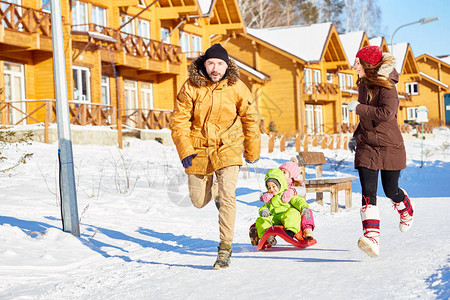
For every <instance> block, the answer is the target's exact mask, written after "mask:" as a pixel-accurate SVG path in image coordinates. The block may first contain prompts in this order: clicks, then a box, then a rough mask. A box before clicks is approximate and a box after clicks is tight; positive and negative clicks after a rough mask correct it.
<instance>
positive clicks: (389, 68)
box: [377, 52, 398, 83]
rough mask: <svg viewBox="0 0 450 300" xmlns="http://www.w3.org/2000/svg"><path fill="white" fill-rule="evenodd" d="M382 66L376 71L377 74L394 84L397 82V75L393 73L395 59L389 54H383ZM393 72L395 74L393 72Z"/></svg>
mask: <svg viewBox="0 0 450 300" xmlns="http://www.w3.org/2000/svg"><path fill="white" fill-rule="evenodd" d="M382 61H384V62H383V64H382V65H381V66H380V68H379V69H378V72H377V73H378V74H379V75H381V76H384V77H386V78H390V79H391V80H392V81H394V82H395V83H397V82H398V73H397V72H396V71H395V58H394V56H393V55H392V54H390V53H389V52H383V57H382ZM394 71H395V72H394Z"/></svg>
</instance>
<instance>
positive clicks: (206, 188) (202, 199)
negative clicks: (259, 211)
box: [188, 166, 239, 245]
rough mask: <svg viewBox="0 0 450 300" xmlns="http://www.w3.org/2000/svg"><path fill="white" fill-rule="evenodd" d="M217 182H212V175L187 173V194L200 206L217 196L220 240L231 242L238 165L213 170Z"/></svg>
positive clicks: (234, 215)
mask: <svg viewBox="0 0 450 300" xmlns="http://www.w3.org/2000/svg"><path fill="white" fill-rule="evenodd" d="M215 174H216V177H217V182H216V183H214V182H213V180H214V179H213V175H193V174H189V175H188V186H189V195H190V197H191V201H192V204H194V206H195V207H197V208H202V207H204V206H205V205H206V204H208V203H209V202H210V201H211V199H214V198H216V197H217V196H218V197H219V201H220V209H219V231H220V242H221V243H226V244H230V245H231V243H232V242H233V235H234V222H235V219H236V183H237V179H238V174H239V166H230V167H225V168H223V169H220V170H217V171H216V172H215Z"/></svg>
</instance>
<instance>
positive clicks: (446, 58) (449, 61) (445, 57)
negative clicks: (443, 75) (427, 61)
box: [439, 55, 450, 65]
mask: <svg viewBox="0 0 450 300" xmlns="http://www.w3.org/2000/svg"><path fill="white" fill-rule="evenodd" d="M439 59H440V60H442V61H443V62H445V63H446V64H448V65H450V55H448V56H444V57H441V58H439Z"/></svg>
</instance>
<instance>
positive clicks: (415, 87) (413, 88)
mask: <svg viewBox="0 0 450 300" xmlns="http://www.w3.org/2000/svg"><path fill="white" fill-rule="evenodd" d="M405 90H406V93H407V94H409V95H419V84H418V83H417V82H407V83H405Z"/></svg>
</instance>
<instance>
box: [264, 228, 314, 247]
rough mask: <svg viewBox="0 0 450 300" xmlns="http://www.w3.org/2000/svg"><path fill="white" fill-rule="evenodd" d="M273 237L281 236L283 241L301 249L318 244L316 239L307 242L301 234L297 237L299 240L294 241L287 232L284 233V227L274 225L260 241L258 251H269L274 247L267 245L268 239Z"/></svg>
mask: <svg viewBox="0 0 450 300" xmlns="http://www.w3.org/2000/svg"><path fill="white" fill-rule="evenodd" d="M271 235H275V236H279V237H281V238H282V239H283V240H285V241H286V242H288V243H289V244H292V245H294V246H296V247H299V248H306V247H309V246H312V245H315V244H317V241H316V239H313V240H311V241H306V240H304V239H303V237H302V235H301V234H297V237H299V239H297V238H295V239H293V238H291V237H290V236H289V235H288V234H287V233H286V231H284V227H283V226H280V225H274V226H272V227H270V228H269V229H267V230H266V232H265V233H264V235H263V237H262V238H261V240H259V243H258V247H257V248H256V249H258V250H264V249H267V248H269V247H271V246H272V245H270V244H269V243H266V241H267V239H268V238H269V236H271Z"/></svg>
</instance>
